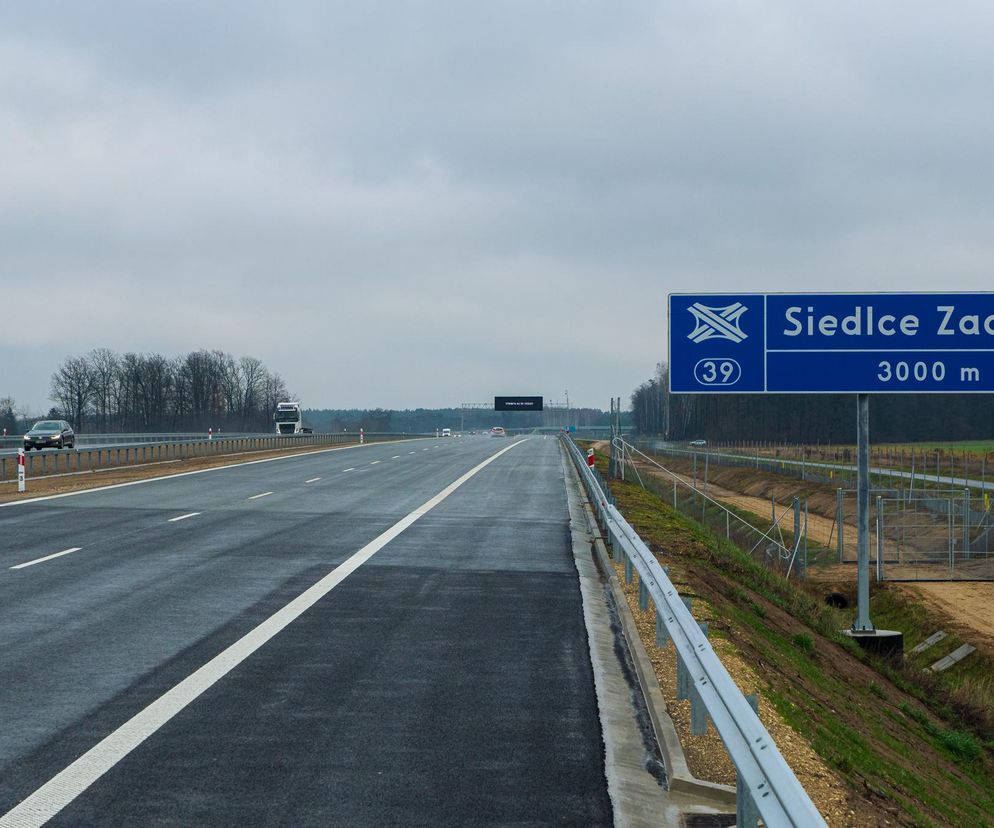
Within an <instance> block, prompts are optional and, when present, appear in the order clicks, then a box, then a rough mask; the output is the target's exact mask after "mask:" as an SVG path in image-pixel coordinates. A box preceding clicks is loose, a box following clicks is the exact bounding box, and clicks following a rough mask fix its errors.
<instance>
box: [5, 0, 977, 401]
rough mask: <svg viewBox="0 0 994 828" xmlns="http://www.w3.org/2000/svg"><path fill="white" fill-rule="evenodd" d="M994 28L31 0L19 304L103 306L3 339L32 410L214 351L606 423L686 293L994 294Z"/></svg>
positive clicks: (53, 310)
mask: <svg viewBox="0 0 994 828" xmlns="http://www.w3.org/2000/svg"><path fill="white" fill-rule="evenodd" d="M992 18H994V9H991V8H990V7H989V4H984V3H979V2H973V3H956V4H952V5H951V6H947V7H943V8H941V9H939V8H937V7H934V6H933V5H929V4H919V3H911V4H908V3H898V2H889V3H875V4H860V3H814V4H803V5H800V4H796V3H787V2H772V0H771V1H770V2H763V1H762V0H753V2H747V3H742V4H735V5H733V6H729V4H727V3H719V2H704V3H677V2H664V3H649V2H635V3H630V4H622V5H618V4H595V3H574V2H571V3H566V2H561V3H549V4H534V3H523V2H519V3H502V4H489V5H480V4H468V3H455V2H450V3H371V4H344V3H342V4H327V3H318V2H311V3H307V2H299V3H283V4H279V5H278V6H275V5H273V4H271V3H265V4H264V3H261V2H252V3H225V4H202V3H201V4H194V3H175V2H169V3H142V4H130V3H121V2H109V0H107V2H96V3H86V4H54V3H29V4H13V3H7V4H3V5H0V279H2V282H3V291H2V294H0V295H2V297H3V302H4V304H5V307H17V308H22V307H28V308H32V309H33V308H34V306H35V305H36V304H37V285H38V284H39V283H44V284H46V285H55V286H59V287H66V288H68V289H71V290H72V292H73V295H74V301H73V302H72V303H65V304H60V303H54V304H46V305H45V306H44V309H43V311H42V310H41V308H39V309H38V310H39V315H38V318H37V321H36V323H35V324H32V325H31V326H28V329H26V330H24V329H15V328H14V327H12V326H9V325H8V326H4V327H3V328H2V329H0V362H2V364H4V366H5V370H4V372H3V373H4V379H5V380H6V381H7V382H8V383H11V384H12V387H10V388H0V394H6V393H12V394H13V395H14V396H15V397H17V398H19V399H22V400H24V401H28V402H31V403H32V404H33V405H35V406H37V407H39V408H40V407H42V406H43V405H46V404H47V400H46V396H47V393H46V392H47V380H48V373H50V372H51V370H54V367H55V365H56V364H57V362H58V360H60V359H61V358H62V357H63V356H65V355H66V354H68V353H83V352H85V351H87V350H89V349H90V348H92V347H96V346H100V345H106V346H108V347H112V348H115V349H116V350H120V351H124V350H160V351H162V352H163V353H168V354H172V353H179V352H182V351H186V350H192V349H195V348H199V347H202V346H205V347H219V348H222V349H225V350H229V351H232V352H235V353H252V354H255V355H256V356H258V357H260V358H262V359H263V360H264V361H265V362H266V364H267V365H268V366H270V367H271V368H272V369H274V370H278V371H280V372H281V373H283V374H284V375H285V376H286V377H287V380H288V383H289V385H290V386H291V387H292V388H294V389H296V390H297V391H298V393H300V394H301V396H302V397H304V398H305V400H306V401H307V402H308V403H313V404H316V405H329V406H330V405H339V404H341V405H367V404H368V405H384V406H388V405H389V406H404V405H435V404H452V403H458V402H461V401H464V398H465V400H466V401H468V400H470V399H476V398H481V399H486V398H487V396H489V395H492V393H498V392H500V391H505V392H508V393H514V392H515V391H516V390H517V389H516V388H514V387H509V386H510V385H512V384H513V383H520V384H521V386H523V387H524V388H525V391H527V392H534V393H549V394H552V393H557V394H558V393H559V390H558V389H559V386H563V388H565V387H570V389H571V396H573V395H574V394H575V395H576V398H577V399H578V400H579V401H580V402H583V403H586V404H591V405H606V397H608V396H611V395H618V394H621V395H622V396H626V395H627V394H628V393H629V391H630V390H631V389H632V388H634V387H635V385H637V384H638V383H639V382H640V381H641V380H642V379H644V378H645V377H646V376H648V375H649V374H650V373H651V371H652V368H653V366H654V364H655V362H656V361H657V360H659V359H661V358H663V356H664V347H665V346H664V342H665V329H664V326H665V318H664V308H665V297H666V294H667V293H668V292H670V291H674V290H689V289H700V290H706V289H713V290H736V289H739V290H741V289H749V290H756V291H761V290H774V289H782V290H827V289H889V290H900V289H929V288H935V287H939V286H941V287H943V288H950V289H952V288H962V289H982V288H988V287H989V286H990V263H991V261H992V253H994V250H992V244H991V241H990V239H992V238H994V233H992V232H991V230H992V218H994V217H992V198H991V192H992V184H994V181H992V180H991V178H992V175H994V171H992V167H991V165H990V164H989V162H988V154H989V150H988V147H989V146H990V145H991V143H992V139H994V134H992V133H994V115H992V114H991V112H990V108H989V106H988V105H987V99H988V97H989V92H988V90H989V89H990V81H991V76H992V69H994V55H992V54H991V53H990V50H989V48H988V44H987V43H986V33H987V32H989V31H990V25H991V23H992V22H994V21H992ZM329 355H330V356H331V358H332V361H331V362H330V363H329V362H328V361H327V360H328V358H329ZM25 363H30V364H31V366H32V368H31V369H30V370H28V369H22V368H21V367H20V366H22V365H24V364H25ZM39 364H40V365H44V366H45V367H44V369H43V370H42V371H41V372H40V373H41V375H40V376H39V372H38V371H37V370H35V366H38V365H39ZM8 366H10V367H9V368H8Z"/></svg>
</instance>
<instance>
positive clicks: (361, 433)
mask: <svg viewBox="0 0 994 828" xmlns="http://www.w3.org/2000/svg"><path fill="white" fill-rule="evenodd" d="M365 439H366V432H365V431H363V430H362V429H361V428H360V429H359V445H360V446H361V445H362V444H363V442H364V441H365Z"/></svg>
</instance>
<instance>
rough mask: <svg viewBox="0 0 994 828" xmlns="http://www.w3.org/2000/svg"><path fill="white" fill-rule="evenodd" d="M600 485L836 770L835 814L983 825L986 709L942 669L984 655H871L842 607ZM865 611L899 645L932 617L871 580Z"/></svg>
mask: <svg viewBox="0 0 994 828" xmlns="http://www.w3.org/2000/svg"><path fill="white" fill-rule="evenodd" d="M599 460H601V462H603V458H599ZM611 487H612V490H613V492H614V494H615V496H616V497H617V500H618V506H619V508H620V509H621V510H622V512H623V513H624V514H625V516H626V517H627V519H628V520H629V521H630V522H631V523H632V525H633V526H634V527H635V529H636V530H637V531H638V532H639V534H640V535H641V536H642V538H643V539H644V540H645V541H646V543H647V544H649V546H650V548H652V549H653V551H654V552H655V553H656V555H657V557H658V558H659V560H660V562H661V563H662V564H664V565H667V566H669V567H670V568H671V571H672V572H673V573H674V578H675V579H679V581H680V582H681V583H686V584H688V585H689V587H690V588H691V589H692V590H693V592H694V593H695V594H696V596H697V600H698V601H703V602H705V603H706V604H707V607H706V611H707V613H708V615H709V616H711V617H712V618H713V619H714V620H713V621H712V624H711V627H710V632H711V635H712V636H720V637H723V638H725V639H727V640H728V642H730V643H731V644H732V645H733V646H734V648H735V649H736V651H737V652H739V653H740V654H741V655H742V657H743V659H744V660H745V661H746V662H747V663H748V664H749V665H750V666H751V667H752V668H753V670H755V672H756V673H757V674H758V675H759V676H760V677H761V679H762V681H763V682H764V683H765V687H764V690H763V694H764V696H765V697H766V698H767V699H768V700H769V701H770V702H771V703H772V704H773V706H774V708H775V709H776V711H777V713H778V714H779V715H780V716H781V717H782V718H783V719H784V720H785V721H786V722H787V723H788V724H790V725H791V726H792V727H793V728H794V730H796V732H797V733H798V734H800V735H801V736H802V737H803V738H804V739H805V740H806V741H807V742H808V743H809V744H810V745H811V747H812V748H813V749H814V751H815V752H816V753H817V754H818V755H819V756H820V757H822V759H823V760H824V761H825V763H826V765H827V766H828V767H829V768H831V769H833V770H834V772H835V773H836V774H837V775H838V776H839V777H840V778H841V780H843V782H844V784H845V785H846V787H847V788H848V792H849V801H850V807H851V812H850V813H851V816H850V818H849V820H848V821H845V820H843V821H841V822H839V823H838V824H854V825H855V824H859V825H868V824H869V825H872V824H879V825H884V824H895V823H896V824H902V825H915V826H927V825H957V826H959V825H971V826H973V825H977V826H981V825H994V752H992V751H994V741H992V736H994V729H992V727H991V720H992V719H991V716H990V715H989V714H990V707H989V705H988V706H987V707H986V708H985V707H984V705H982V704H981V705H979V706H977V705H972V704H966V703H964V702H965V699H964V698H962V697H959V696H958V695H957V693H958V692H959V691H960V688H962V687H963V686H965V685H964V683H963V682H962V680H960V681H959V682H957V679H956V678H955V677H956V676H957V675H959V676H961V677H963V676H965V675H967V674H972V675H973V679H971V681H973V682H981V681H982V680H983V678H982V676H983V673H984V671H986V672H987V674H988V675H991V674H992V668H994V664H992V662H991V661H990V660H989V659H988V658H987V657H984V656H981V657H980V658H978V659H977V660H976V661H974V662H973V664H972V665H967V664H966V663H964V665H963V666H961V667H957V668H953V671H956V672H955V673H954V672H953V671H950V674H949V675H942V676H934V675H932V674H930V673H923V672H922V670H921V666H922V665H921V664H920V663H919V662H918V661H910V660H909V662H908V663H906V664H905V665H903V666H897V665H891V664H887V663H884V662H880V661H876V660H873V659H871V658H869V657H867V656H866V654H865V653H863V651H862V650H860V648H859V647H858V646H856V645H855V644H854V643H853V642H852V641H850V640H849V639H847V638H846V637H845V636H843V635H842V634H841V633H840V630H842V629H843V628H845V627H848V626H849V625H850V624H851V623H852V612H851V611H840V610H836V609H833V608H831V607H828V606H826V605H825V604H824V603H823V602H822V600H821V596H820V595H815V594H812V593H810V592H807V591H806V590H805V589H804V588H803V587H798V586H797V585H795V584H794V583H792V582H788V581H786V580H784V579H783V578H782V577H780V576H779V575H776V574H774V573H772V572H771V571H769V570H768V569H767V568H766V567H765V566H762V565H760V564H758V563H756V562H754V561H753V560H752V559H751V558H749V557H748V556H747V555H746V554H745V553H744V552H742V551H740V550H739V549H737V548H736V547H735V546H734V545H733V544H731V543H730V542H729V541H727V540H725V539H724V538H718V537H715V536H714V535H712V534H711V533H710V532H708V531H707V530H706V529H704V528H703V527H702V526H700V525H699V524H697V523H696V522H694V521H693V520H690V519H689V518H686V517H684V516H683V515H681V514H679V513H677V512H674V511H673V509H672V508H671V507H670V506H669V505H667V503H666V502H665V501H664V500H662V499H661V498H659V497H657V496H656V495H654V494H652V493H651V492H648V491H645V490H644V489H642V488H641V487H639V486H638V485H635V484H631V483H621V482H620V481H612V482H611ZM872 611H873V612H874V614H875V616H876V618H875V620H876V622H877V624H878V626H881V627H883V626H887V627H890V628H896V629H901V630H903V631H904V632H905V633H906V645H907V646H908V647H911V646H913V645H914V644H915V643H917V641H918V640H920V639H922V638H924V637H926V636H927V635H929V634H931V633H932V632H935V629H936V628H937V627H935V626H934V623H933V621H932V620H931V619H930V618H929V617H928V615H927V612H925V611H924V610H923V608H922V607H921V606H920V605H916V604H915V603H914V602H913V601H911V600H909V599H908V598H907V597H905V596H904V595H903V594H902V593H901V592H900V591H899V590H897V589H891V588H886V589H882V590H880V591H878V592H877V594H876V596H875V599H874V607H873V610H872ZM645 643H646V645H647V647H649V648H650V651H651V650H652V649H654V643H653V641H651V640H647V641H646V642H645ZM933 655H934V654H933V653H931V652H930V653H929V657H928V660H927V661H926V663H931V660H932V657H933ZM975 655H977V654H975ZM934 657H938V656H937V655H935V656H934ZM971 658H972V657H971ZM968 683H969V682H967V684H968ZM988 690H989V688H988ZM987 697H988V698H989V697H990V696H989V693H988V695H987Z"/></svg>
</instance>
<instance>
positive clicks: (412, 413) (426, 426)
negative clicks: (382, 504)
mask: <svg viewBox="0 0 994 828" xmlns="http://www.w3.org/2000/svg"><path fill="white" fill-rule="evenodd" d="M303 414H304V419H305V420H306V421H307V422H308V424H309V425H311V426H312V427H313V428H314V430H315V431H321V432H340V431H358V430H359V429H360V428H363V429H365V430H366V431H369V432H377V431H379V432H390V433H394V434H430V433H432V432H434V431H435V430H436V429H438V430H441V429H443V428H451V429H452V430H453V431H459V430H460V429H461V430H463V431H467V432H468V431H484V430H489V429H490V428H492V427H493V426H503V427H504V428H539V427H546V428H559V427H562V426H564V425H569V424H573V425H577V426H597V425H604V426H606V425H608V415H607V414H606V413H605V412H603V411H601V410H599V409H596V408H571V409H570V410H569V412H568V413H567V411H566V410H565V409H561V408H546V409H545V410H544V411H494V410H493V409H477V408H467V409H465V410H464V409H462V408H409V409H403V410H398V409H386V408H373V409H365V408H350V409H329V408H324V409H306V410H305V411H304V412H303ZM567 417H568V419H569V422H567Z"/></svg>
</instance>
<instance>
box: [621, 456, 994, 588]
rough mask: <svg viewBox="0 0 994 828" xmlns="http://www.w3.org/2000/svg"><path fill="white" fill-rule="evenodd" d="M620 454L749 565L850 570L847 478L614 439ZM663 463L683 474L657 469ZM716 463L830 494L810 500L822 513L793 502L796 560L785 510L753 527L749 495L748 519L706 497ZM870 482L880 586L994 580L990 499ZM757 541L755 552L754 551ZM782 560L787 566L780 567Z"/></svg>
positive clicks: (852, 494)
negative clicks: (797, 522) (744, 554)
mask: <svg viewBox="0 0 994 828" xmlns="http://www.w3.org/2000/svg"><path fill="white" fill-rule="evenodd" d="M643 449H648V451H644V450H643ZM617 452H618V453H620V455H621V456H622V457H629V458H634V459H637V460H639V461H640V462H643V463H645V464H646V465H647V466H649V467H651V468H652V469H653V471H654V472H655V473H654V474H650V475H647V477H648V478H649V481H650V482H649V483H647V484H645V485H646V488H652V489H653V490H655V491H656V493H657V494H659V495H660V496H661V497H666V498H667V499H668V500H669V501H670V502H672V503H673V505H674V508H676V509H678V510H679V511H681V512H682V513H684V514H687V515H689V516H691V517H694V518H695V519H696V520H698V521H700V522H701V523H704V524H705V525H707V526H708V528H709V529H711V530H712V531H715V532H718V533H724V534H725V535H726V537H728V538H729V539H730V540H733V541H734V542H735V543H736V544H737V545H738V546H739V547H740V548H742V549H744V550H746V551H748V552H750V554H752V555H753V557H754V558H756V559H764V560H766V562H767V563H768V565H770V566H771V568H773V569H776V570H778V571H781V572H784V574H793V573H795V572H796V573H797V574H798V575H802V576H803V574H805V573H806V572H807V571H808V569H809V568H811V567H817V566H822V565H832V564H843V565H850V564H851V565H855V563H856V560H857V555H858V552H857V550H858V542H857V529H856V526H857V506H858V504H857V501H856V491H855V481H854V480H850V479H849V477H848V475H847V474H835V473H834V472H833V473H832V474H831V475H827V474H823V473H822V472H823V471H824V470H818V469H813V468H812V467H811V466H810V465H808V464H803V465H802V464H797V463H795V464H794V465H791V463H790V461H789V460H779V459H773V458H761V459H760V461H759V463H758V465H757V464H756V463H755V461H754V460H749V459H748V458H745V457H733V458H729V457H728V456H727V455H726V456H724V457H718V456H717V455H715V454H712V453H711V452H710V451H707V450H705V451H701V452H688V451H686V450H682V449H674V448H672V447H670V446H667V445H660V444H658V442H657V441H646V442H645V443H640V444H638V445H636V444H633V443H628V442H621V443H619V444H618V448H617ZM668 458H669V459H672V460H674V461H675V462H674V464H673V465H674V467H675V468H678V469H680V470H681V471H674V469H673V468H670V467H668V466H666V465H664V463H665V462H666V461H667V459H668ZM661 461H662V462H661ZM719 464H720V465H721V466H723V467H727V466H733V467H746V468H753V469H756V468H758V470H760V471H767V472H768V471H775V472H776V473H777V474H778V475H779V476H789V477H795V478H797V479H803V480H804V481H806V482H807V483H814V484H816V485H818V484H820V487H824V486H825V484H828V485H829V486H832V487H833V488H831V489H828V488H821V489H820V490H821V491H822V492H823V494H822V495H819V496H818V497H816V498H815V501H816V509H818V510H820V512H821V513H820V514H810V515H809V513H808V508H807V500H806V499H805V498H801V499H800V501H799V502H800V508H801V511H802V512H803V518H802V519H801V528H800V530H799V531H800V538H801V542H800V546H799V547H798V548H797V550H796V554H790V555H788V554H786V552H787V551H788V550H789V551H790V552H791V553H793V552H794V547H795V545H796V544H795V540H794V538H795V534H796V531H795V529H794V527H793V525H792V521H791V520H790V519H789V518H787V517H785V514H784V513H785V512H786V511H791V507H788V506H787V505H785V504H778V503H777V502H776V501H775V500H771V501H770V512H769V522H768V523H767V522H757V517H758V516H757V515H756V509H755V501H756V500H757V499H756V498H749V500H750V501H751V502H752V504H753V505H752V506H750V508H749V512H750V516H749V518H748V519H746V518H744V517H741V516H739V515H738V511H739V510H738V509H736V508H735V507H734V506H729V505H728V504H723V503H718V502H717V501H716V499H714V498H712V497H709V495H710V493H711V483H710V480H711V479H713V477H714V475H715V471H716V467H717V466H718V465H719ZM630 465H631V464H630ZM623 472H624V466H623V467H622V473H623ZM632 473H635V474H637V466H634V468H633V471H632V472H629V474H630V475H631V474H632ZM660 474H662V475H663V481H662V482H661V481H660ZM874 483H875V484H876V485H874V486H873V487H872V488H871V490H870V507H871V508H870V539H869V554H870V563H871V569H872V571H873V572H874V574H875V577H876V578H877V579H878V580H885V579H886V580H994V521H992V514H991V506H992V502H991V501H992V496H991V494H990V493H989V492H986V491H978V490H976V489H969V488H949V487H940V486H939V485H938V483H937V482H931V484H930V485H927V486H926V485H923V481H922V479H921V478H915V477H908V478H894V477H891V476H889V475H880V476H877V477H875V478H874ZM805 489H809V490H810V489H811V487H810V486H806V487H805ZM661 490H664V491H661ZM833 490H834V492H835V495H836V497H835V500H836V505H835V509H834V514H831V516H829V514H830V513H831V512H832V510H831V508H830V507H829V506H827V505H826V502H825V501H826V497H830V496H831V492H832V491H833ZM824 493H827V494H824ZM727 495H728V493H727V492H726V493H725V494H724V495H722V497H724V498H725V499H726V500H727V499H728V497H727ZM829 503H830V501H829ZM726 512H727V514H725V513H726ZM722 521H725V522H726V523H727V524H728V526H727V527H725V526H724V525H723V523H722ZM747 527H748V528H747ZM757 542H759V545H758V546H755V544H756V543H757ZM763 542H765V546H764V543H763ZM777 545H779V547H780V548H779V549H777V548H776V547H777ZM754 546H755V548H754ZM784 560H787V561H789V563H788V564H787V565H786V566H784V565H783V561H784Z"/></svg>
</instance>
